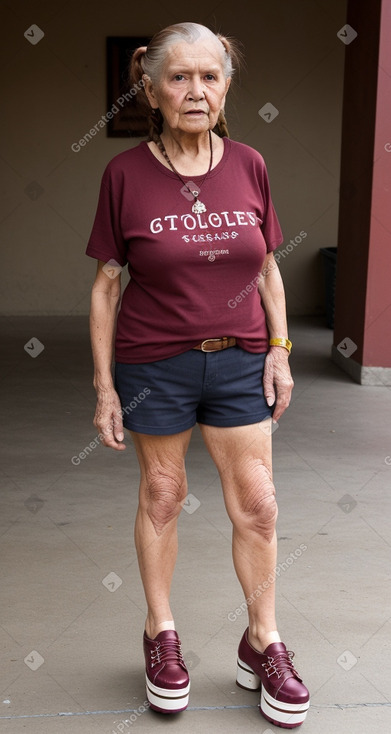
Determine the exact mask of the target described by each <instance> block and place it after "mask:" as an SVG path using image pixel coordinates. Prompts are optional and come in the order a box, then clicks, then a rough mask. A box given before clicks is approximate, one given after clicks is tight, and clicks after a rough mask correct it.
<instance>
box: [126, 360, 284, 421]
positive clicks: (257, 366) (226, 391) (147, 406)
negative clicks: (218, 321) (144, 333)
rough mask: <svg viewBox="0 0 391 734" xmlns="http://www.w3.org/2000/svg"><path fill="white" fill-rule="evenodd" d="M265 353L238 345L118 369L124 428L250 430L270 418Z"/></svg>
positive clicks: (127, 365) (271, 408)
mask: <svg viewBox="0 0 391 734" xmlns="http://www.w3.org/2000/svg"><path fill="white" fill-rule="evenodd" d="M265 356H266V353H265V352H264V353H262V354H253V353H251V352H246V351H245V350H244V349H241V348H240V347H238V346H235V347H230V348H229V349H224V350H222V351H220V352H201V351H199V350H197V349H190V350H189V351H187V352H184V353H183V354H178V355H177V356H175V357H169V358H168V359H161V360H159V361H157V362H148V363H143V364H124V363H120V362H117V363H116V365H115V388H116V390H117V392H118V395H119V397H120V400H121V406H122V414H123V423H124V426H125V428H129V429H130V430H131V431H136V432H137V433H148V434H153V435H170V434H174V433H180V432H181V431H186V430H187V429H188V428H192V427H193V426H194V425H195V423H204V424H206V425H208V426H220V427H227V426H245V425H249V424H251V423H257V422H260V421H263V420H265V419H266V418H269V417H270V416H271V415H272V414H273V408H274V406H271V407H270V408H269V406H268V405H267V403H266V400H265V397H264V394H263V368H264V363H265Z"/></svg>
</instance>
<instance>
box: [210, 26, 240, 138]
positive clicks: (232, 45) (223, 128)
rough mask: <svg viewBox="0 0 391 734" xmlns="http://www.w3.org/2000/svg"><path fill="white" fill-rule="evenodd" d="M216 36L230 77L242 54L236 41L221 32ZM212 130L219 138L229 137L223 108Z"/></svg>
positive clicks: (236, 68)
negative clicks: (222, 49)
mask: <svg viewBox="0 0 391 734" xmlns="http://www.w3.org/2000/svg"><path fill="white" fill-rule="evenodd" d="M216 36H217V38H218V39H219V41H220V42H221V43H222V45H223V46H224V51H225V55H226V68H227V71H228V76H231V77H232V76H233V74H234V72H235V71H236V70H238V69H239V68H240V66H241V63H242V61H243V54H242V52H241V49H240V48H239V44H238V43H237V41H235V40H234V39H229V38H227V37H226V36H222V35H221V33H216ZM214 132H215V133H217V135H219V136H220V137H221V138H224V137H226V138H229V132H228V125H227V120H226V119H225V113H224V110H220V113H219V116H218V119H217V123H216V126H215V128H214Z"/></svg>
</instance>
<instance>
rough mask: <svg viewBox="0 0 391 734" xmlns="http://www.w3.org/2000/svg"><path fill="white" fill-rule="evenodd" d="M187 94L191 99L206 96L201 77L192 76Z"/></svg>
mask: <svg viewBox="0 0 391 734" xmlns="http://www.w3.org/2000/svg"><path fill="white" fill-rule="evenodd" d="M187 96H188V98H189V99H194V100H199V99H203V98H204V97H205V92H204V85H203V83H202V80H201V79H200V78H199V77H198V78H197V77H192V79H191V80H190V82H189V90H188V92H187Z"/></svg>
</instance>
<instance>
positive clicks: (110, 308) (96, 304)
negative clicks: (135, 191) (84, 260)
mask: <svg viewBox="0 0 391 734" xmlns="http://www.w3.org/2000/svg"><path fill="white" fill-rule="evenodd" d="M104 265H105V263H104V262H102V261H101V260H99V261H98V269H97V273H96V278H95V282H94V285H93V286H92V293H91V310H90V335H91V347H92V357H93V360H94V387H95V390H96V395H97V405H96V411H95V417H94V425H95V426H96V427H97V428H98V429H99V432H100V434H101V441H102V443H103V444H104V445H105V446H110V447H111V448H113V449H117V450H119V451H122V450H123V449H125V448H126V446H125V444H124V443H122V441H123V439H124V431H123V425H122V413H121V404H120V400H119V397H118V395H117V393H116V391H115V389H114V384H113V378H112V372H111V365H112V359H113V345H114V333H115V323H116V318H117V311H118V305H119V302H120V298H121V274H119V275H117V276H116V277H115V278H110V277H109V276H108V275H106V273H105V271H104V270H103V267H104Z"/></svg>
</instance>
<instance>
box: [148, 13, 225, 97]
mask: <svg viewBox="0 0 391 734" xmlns="http://www.w3.org/2000/svg"><path fill="white" fill-rule="evenodd" d="M199 40H205V41H212V42H213V43H214V44H215V47H216V50H217V51H218V53H219V55H220V58H221V64H222V68H223V72H224V76H225V78H226V79H228V77H232V75H233V73H234V63H233V58H232V56H233V55H234V54H233V49H232V48H231V44H230V42H229V41H228V39H226V38H225V37H224V36H221V35H220V34H216V33H213V31H211V30H210V29H209V28H207V27H206V26H204V25H200V24H199V23H176V24H175V25H171V26H168V27H167V28H163V29H162V30H161V31H158V32H157V33H156V34H155V35H154V37H153V38H152V40H151V42H150V43H149V44H148V46H147V50H146V53H145V54H144V56H143V58H142V60H141V64H142V67H143V70H144V73H145V74H147V75H148V76H149V77H150V79H151V80H152V82H154V83H156V82H158V81H159V79H160V76H161V70H162V67H163V63H164V61H165V59H166V58H167V51H168V49H169V48H170V47H171V46H173V45H174V44H177V43H183V41H186V43H194V42H195V41H199Z"/></svg>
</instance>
